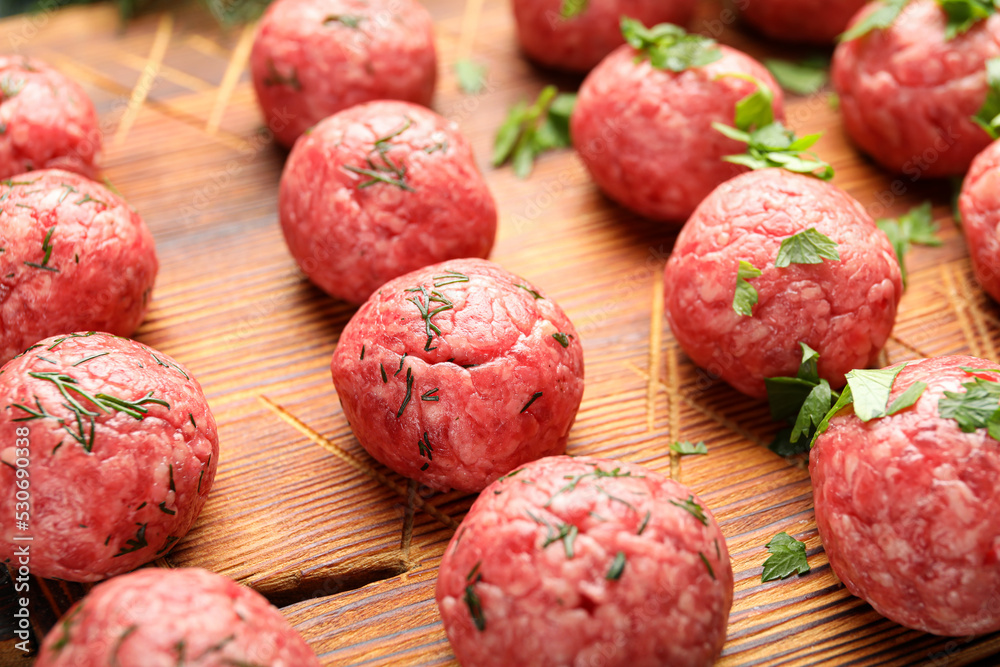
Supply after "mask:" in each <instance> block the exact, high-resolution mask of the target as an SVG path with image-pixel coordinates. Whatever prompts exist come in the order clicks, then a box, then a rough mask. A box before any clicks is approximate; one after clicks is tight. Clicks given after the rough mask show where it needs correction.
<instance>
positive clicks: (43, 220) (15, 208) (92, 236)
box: [0, 169, 159, 363]
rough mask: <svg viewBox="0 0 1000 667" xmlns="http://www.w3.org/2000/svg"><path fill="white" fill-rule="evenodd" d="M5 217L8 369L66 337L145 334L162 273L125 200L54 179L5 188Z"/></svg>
mask: <svg viewBox="0 0 1000 667" xmlns="http://www.w3.org/2000/svg"><path fill="white" fill-rule="evenodd" d="M0 217H2V219H3V224H2V225H0V247H2V248H3V251H2V252H0V363H3V362H6V361H9V360H10V359H11V358H12V357H13V356H14V355H15V354H17V353H18V352H21V351H22V350H24V348H26V347H28V345H31V344H32V343H34V342H35V341H37V340H39V339H40V338H45V337H46V336H52V335H54V334H58V333H65V332H67V331H79V330H81V329H84V330H86V329H99V330H103V331H110V332H111V333H115V334H119V335H122V336H129V335H131V334H132V333H133V332H134V331H135V330H136V328H137V327H138V326H139V324H140V323H141V322H142V318H143V317H145V315H146V308H147V305H148V303H149V296H150V294H151V293H152V291H153V282H154V281H155V279H156V272H157V269H158V268H159V264H158V262H157V259H156V248H155V247H154V245H153V237H152V235H151V234H150V233H149V230H148V229H147V228H146V224H145V223H144V222H143V221H142V218H140V217H139V214H138V213H136V212H135V211H134V210H132V208H130V207H129V205H128V204H127V203H126V202H125V200H123V199H122V198H121V197H119V196H118V195H116V194H114V193H113V192H111V191H110V190H108V189H107V188H105V187H104V186H102V185H99V184H98V183H95V182H93V181H91V180H89V179H86V178H84V177H82V176H78V175H77V174H71V173H69V172H65V171H60V170H56V169H50V170H45V171H38V172H34V173H31V174H23V175H21V176H18V177H16V178H14V179H9V180H6V181H0Z"/></svg>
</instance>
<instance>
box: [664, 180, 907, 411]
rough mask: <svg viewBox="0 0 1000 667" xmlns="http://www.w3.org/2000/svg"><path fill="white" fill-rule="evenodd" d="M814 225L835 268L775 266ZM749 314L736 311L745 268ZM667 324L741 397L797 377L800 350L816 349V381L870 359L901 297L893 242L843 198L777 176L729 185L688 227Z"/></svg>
mask: <svg viewBox="0 0 1000 667" xmlns="http://www.w3.org/2000/svg"><path fill="white" fill-rule="evenodd" d="M810 228H812V229H815V230H816V231H818V232H820V233H821V234H824V235H826V236H827V237H829V238H830V239H831V240H833V241H834V242H835V243H837V251H838V253H839V255H840V260H839V261H830V260H823V261H822V263H820V264H790V265H788V266H786V267H783V268H777V267H776V266H775V259H776V258H777V255H778V250H779V248H780V246H781V243H782V241H783V240H785V239H787V238H789V237H790V236H793V235H795V234H799V233H800V232H803V231H805V230H806V229H810ZM741 260H743V261H746V262H749V263H750V264H752V265H753V266H754V267H756V268H757V269H760V270H761V271H762V274H761V275H760V276H758V277H756V278H752V279H750V280H749V282H750V284H751V285H752V286H753V287H754V289H756V291H757V294H758V303H757V304H756V305H755V306H754V307H753V310H752V312H753V316H752V317H747V316H745V315H740V314H738V313H737V312H735V311H734V310H733V297H734V291H735V289H736V284H737V271H738V269H739V265H740V261H741ZM665 288H666V290H665V292H666V297H665V299H666V311H667V319H668V320H669V321H670V326H671V328H672V329H673V332H674V336H676V338H677V340H678V342H679V343H680V345H681V347H682V348H683V349H684V351H685V352H686V353H687V355H688V356H689V357H691V359H692V360H693V361H694V362H695V363H696V364H698V365H699V366H701V367H702V368H705V369H706V370H708V372H709V373H710V374H712V375H713V376H718V377H721V378H722V379H724V380H725V381H726V382H728V383H729V384H731V385H732V386H733V387H735V388H736V389H738V390H740V391H741V392H743V393H745V394H749V395H750V396H756V397H764V396H765V395H766V390H765V388H764V378H766V377H775V376H794V375H795V374H796V371H797V370H798V367H799V362H800V361H801V359H802V350H801V347H800V345H799V343H806V344H807V345H809V346H810V347H811V348H813V349H814V350H816V351H817V352H819V355H820V357H819V373H820V376H822V377H823V378H825V379H826V380H828V381H829V382H830V384H831V385H834V386H835V387H836V386H842V385H843V384H844V375H845V373H847V372H848V371H850V370H851V369H854V368H864V367H866V366H867V365H868V364H870V363H872V362H874V360H875V358H876V357H877V356H878V353H879V351H880V350H881V349H882V346H883V345H884V344H885V342H886V340H887V339H888V337H889V334H890V333H891V332H892V327H893V324H894V322H895V319H896V306H897V305H898V303H899V299H900V297H901V296H902V293H903V289H902V282H901V279H900V273H899V265H898V264H897V263H896V258H895V254H894V252H893V249H892V246H891V245H890V243H889V240H888V239H887V238H886V236H885V234H883V233H882V231H881V230H879V229H878V227H876V226H875V223H874V221H873V220H872V219H871V217H869V216H868V214H867V213H865V211H864V209H863V208H862V207H861V205H860V204H859V203H858V202H857V201H856V200H854V199H853V198H852V197H851V196H850V195H848V194H847V193H846V192H844V191H842V190H840V189H838V188H836V187H834V186H833V185H830V184H828V183H824V182H823V181H820V180H818V179H815V178H811V177H808V176H802V175H800V174H793V173H790V172H787V171H784V170H781V169H765V170H763V171H754V172H750V173H748V174H744V175H742V176H739V177H737V178H734V179H733V180H731V181H728V182H727V183H724V184H722V185H721V186H719V187H718V189H716V190H715V192H713V193H712V194H711V195H710V196H709V197H708V198H707V199H706V200H705V201H704V202H703V203H702V205H701V206H700V207H698V210H697V211H695V213H694V215H692V216H691V219H690V220H689V221H688V223H687V224H686V225H685V226H684V229H682V230H681V233H680V235H679V236H678V237H677V242H676V244H675V245H674V250H673V253H672V254H671V256H670V259H669V260H668V261H667V266H666V271H665Z"/></svg>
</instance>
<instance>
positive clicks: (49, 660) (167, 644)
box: [35, 568, 319, 667]
mask: <svg viewBox="0 0 1000 667" xmlns="http://www.w3.org/2000/svg"><path fill="white" fill-rule="evenodd" d="M108 665H114V666H115V667H181V666H183V667H234V666H239V667H258V666H260V667H263V666H264V665H266V666H267V667H319V661H318V660H317V659H316V655H315V654H314V653H313V651H312V649H310V648H309V645H308V644H306V642H305V641H304V640H303V639H302V636H301V635H299V633H298V632H296V631H295V629H294V628H292V627H291V626H290V625H289V624H288V621H286V620H285V617H284V616H282V615H281V612H280V611H278V610H277V609H275V608H274V607H273V606H271V604H270V603H269V602H268V601H267V600H265V599H264V597H263V596H262V595H260V594H259V593H256V592H254V591H252V590H250V589H249V588H246V587H245V586H240V585H239V584H237V583H236V582H234V581H232V580H230V579H227V578H226V577H222V576H220V575H218V574H213V573H211V572H209V571H207V570H201V569H197V568H184V569H177V570H165V569H160V568H149V569H144V570H139V571H138V572H133V573H131V574H126V575H124V576H121V577H117V578H115V579H113V580H111V581H108V582H105V583H103V584H100V585H98V586H96V587H95V588H94V589H93V590H92V591H91V592H90V594H89V595H87V597H85V598H84V599H83V600H81V601H80V602H78V603H77V604H76V605H74V606H73V607H72V608H71V609H70V610H69V611H68V612H66V615H65V616H63V618H62V620H60V622H59V624H58V625H56V627H55V628H53V629H52V631H51V632H49V634H48V635H47V636H46V637H45V642H44V644H43V645H42V650H41V653H40V654H39V656H38V661H37V662H36V663H35V667H107V666H108Z"/></svg>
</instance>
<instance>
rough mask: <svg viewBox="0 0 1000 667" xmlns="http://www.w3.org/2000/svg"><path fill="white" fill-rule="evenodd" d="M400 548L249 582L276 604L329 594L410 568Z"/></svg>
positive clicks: (296, 601)
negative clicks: (391, 551)
mask: <svg viewBox="0 0 1000 667" xmlns="http://www.w3.org/2000/svg"><path fill="white" fill-rule="evenodd" d="M414 565H415V564H414V563H413V561H411V560H410V559H409V558H408V557H407V556H406V555H405V554H403V553H402V552H401V551H397V552H393V553H387V554H374V555H370V556H361V557H358V558H352V559H351V560H348V561H345V562H343V563H335V564H332V565H327V566H324V567H319V568H315V569H311V570H309V571H308V572H302V571H300V570H294V571H291V572H278V573H274V574H269V575H263V576H259V577H257V578H255V579H256V580H250V581H248V582H246V584H247V585H248V586H250V588H253V589H254V590H255V591H257V592H258V593H260V594H261V595H263V596H264V597H265V598H267V599H268V601H270V602H271V604H273V605H274V606H276V607H287V606H289V605H293V604H296V603H298V602H303V601H305V600H313V599H316V598H325V597H330V596H331V595H337V594H339V593H344V592H347V591H353V590H357V589H359V588H361V587H362V586H367V585H368V584H372V583H375V582H377V581H385V580H386V579H392V578H393V577H398V576H399V575H401V574H405V573H406V572H409V571H410V570H412V569H413V567H414Z"/></svg>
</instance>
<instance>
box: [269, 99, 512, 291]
mask: <svg viewBox="0 0 1000 667" xmlns="http://www.w3.org/2000/svg"><path fill="white" fill-rule="evenodd" d="M280 210H281V228H282V230H283V231H284V233H285V240H286V241H287V242H288V247H289V249H290V250H291V252H292V256H294V257H295V260H296V261H297V262H298V263H299V266H300V267H301V268H302V270H303V271H304V272H305V273H306V275H308V276H309V278H311V279H312V281H313V282H314V283H316V284H317V285H319V286H320V288H322V289H323V290H324V291H325V292H327V293H328V294H330V295H332V296H335V297H338V298H340V299H344V300H345V301H349V302H351V303H362V302H364V300H365V299H367V298H368V297H369V296H371V294H372V292H374V291H375V290H376V289H378V288H379V287H380V286H381V285H382V284H383V283H384V282H385V281H387V280H389V279H391V278H395V277H396V276H400V275H403V274H404V273H408V272H409V271H413V270H414V269H419V268H420V267H422V266H427V265H428V264H435V263H437V262H441V261H444V260H446V259H458V258H461V257H486V256H488V255H489V254H490V249H491V248H492V247H493V238H494V236H495V235H496V228H497V210H496V204H495V203H494V202H493V196H492V195H491V194H490V190H489V188H488V187H487V185H486V181H485V180H483V176H482V174H480V173H479V169H478V168H477V167H476V163H475V158H474V157H473V155H472V148H471V147H470V146H469V143H468V142H467V141H466V140H465V138H464V137H463V136H462V135H461V134H459V132H458V127H457V126H456V125H455V123H453V122H449V121H448V120H445V119H444V118H443V117H441V116H439V115H437V114H436V113H434V112H433V111H429V110H427V109H424V108H423V107H419V106H417V105H415V104H409V103H407V102H371V103H369V104H362V105H358V106H356V107H352V108H350V109H348V110H346V111H341V112H340V113H338V114H336V115H334V116H331V117H330V118H327V119H326V120H324V121H323V122H321V123H320V124H319V125H317V126H316V128H315V129H314V130H313V131H312V132H310V133H309V134H308V135H307V136H306V137H304V138H303V139H302V140H301V141H299V142H298V143H297V144H296V145H295V149H294V150H292V154H291V156H290V157H289V158H288V163H287V164H286V165H285V172H284V175H283V176H282V178H281V192H280Z"/></svg>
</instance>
